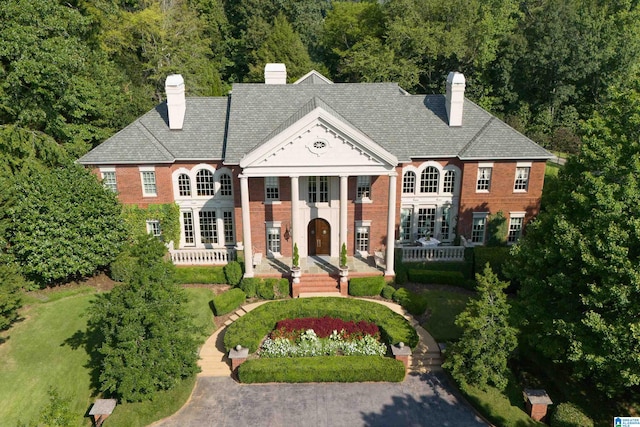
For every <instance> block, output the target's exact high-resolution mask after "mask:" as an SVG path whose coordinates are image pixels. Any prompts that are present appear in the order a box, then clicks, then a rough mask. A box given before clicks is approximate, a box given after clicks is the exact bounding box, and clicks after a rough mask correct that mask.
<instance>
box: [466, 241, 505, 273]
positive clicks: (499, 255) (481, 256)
mask: <svg viewBox="0 0 640 427" xmlns="http://www.w3.org/2000/svg"><path fill="white" fill-rule="evenodd" d="M510 250H511V248H509V247H505V246H502V247H501V246H498V247H485V246H477V247H475V248H474V249H473V251H474V263H473V269H474V270H475V271H476V272H478V273H481V272H482V270H484V266H485V265H486V264H487V263H489V265H490V266H491V270H493V272H494V273H496V274H497V275H498V278H499V279H500V280H503V281H504V280H506V277H505V275H504V274H503V272H502V266H503V265H504V264H505V263H506V262H507V261H508V260H509V256H510V255H509V251H510Z"/></svg>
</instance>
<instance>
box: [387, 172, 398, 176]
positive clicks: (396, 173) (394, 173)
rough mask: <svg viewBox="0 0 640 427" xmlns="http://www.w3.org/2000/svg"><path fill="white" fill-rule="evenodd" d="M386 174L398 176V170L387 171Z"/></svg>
mask: <svg viewBox="0 0 640 427" xmlns="http://www.w3.org/2000/svg"><path fill="white" fill-rule="evenodd" d="M387 176H393V177H396V176H398V172H396V171H392V172H389V173H388V174H387Z"/></svg>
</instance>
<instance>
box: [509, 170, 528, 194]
mask: <svg viewBox="0 0 640 427" xmlns="http://www.w3.org/2000/svg"><path fill="white" fill-rule="evenodd" d="M529 171H530V168H529V167H522V168H516V181H515V184H514V185H513V189H514V190H515V191H527V188H528V187H529Z"/></svg>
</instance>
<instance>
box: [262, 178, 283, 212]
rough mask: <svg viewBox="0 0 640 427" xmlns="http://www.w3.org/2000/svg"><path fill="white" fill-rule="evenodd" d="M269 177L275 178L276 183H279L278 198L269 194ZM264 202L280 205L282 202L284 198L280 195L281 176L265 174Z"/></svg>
mask: <svg viewBox="0 0 640 427" xmlns="http://www.w3.org/2000/svg"><path fill="white" fill-rule="evenodd" d="M267 178H275V179H276V183H277V188H278V198H277V199H270V198H269V197H268V196H267V188H270V187H267ZM264 204H265V205H280V204H282V200H281V197H280V177H279V176H265V177H264Z"/></svg>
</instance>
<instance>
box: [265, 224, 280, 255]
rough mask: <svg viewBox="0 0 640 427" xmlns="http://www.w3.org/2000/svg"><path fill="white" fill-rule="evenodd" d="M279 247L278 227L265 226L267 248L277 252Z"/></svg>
mask: <svg viewBox="0 0 640 427" xmlns="http://www.w3.org/2000/svg"><path fill="white" fill-rule="evenodd" d="M281 249H282V247H281V241H280V227H267V250H268V251H270V252H271V253H278V254H279V253H280V252H281Z"/></svg>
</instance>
